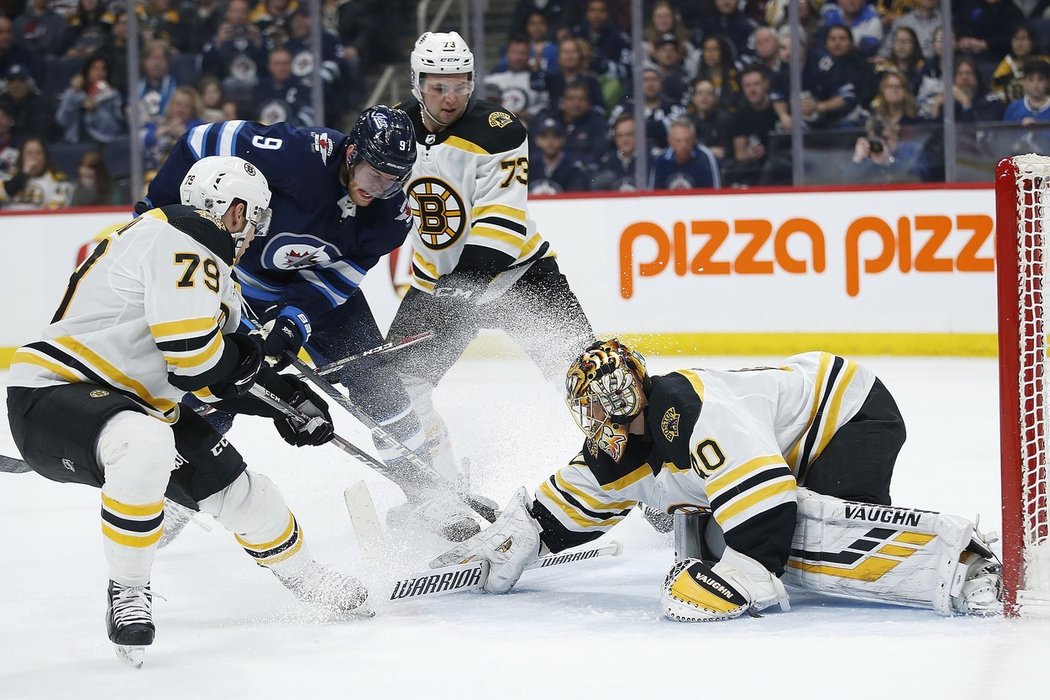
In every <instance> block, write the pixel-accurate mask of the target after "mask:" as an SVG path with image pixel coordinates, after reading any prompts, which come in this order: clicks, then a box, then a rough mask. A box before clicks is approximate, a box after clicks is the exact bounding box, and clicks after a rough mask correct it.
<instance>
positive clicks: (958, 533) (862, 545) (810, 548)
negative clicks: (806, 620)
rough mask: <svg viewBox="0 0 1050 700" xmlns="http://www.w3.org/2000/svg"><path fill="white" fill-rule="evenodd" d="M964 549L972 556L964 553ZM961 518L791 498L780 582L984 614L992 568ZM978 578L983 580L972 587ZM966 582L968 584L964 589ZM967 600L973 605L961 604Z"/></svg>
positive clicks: (992, 586)
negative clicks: (790, 531) (794, 515)
mask: <svg viewBox="0 0 1050 700" xmlns="http://www.w3.org/2000/svg"><path fill="white" fill-rule="evenodd" d="M968 549H970V550H972V551H967V550H968ZM992 557H993V555H991V552H990V550H988V549H987V544H986V543H985V542H984V540H983V539H982V538H981V536H980V534H979V533H976V531H975V527H974V524H973V523H972V522H970V521H968V520H966V519H965V518H960V517H957V516H954V515H946V514H943V513H935V512H932V511H922V510H911V509H908V508H896V507H892V506H882V505H871V504H866V503H855V502H851V501H844V500H841V499H838V498H833V497H831V496H823V495H820V494H816V493H813V492H812V491H809V490H807V489H799V491H798V519H797V522H796V526H795V534H794V537H793V538H792V543H791V557H790V558H789V559H788V562H787V566H786V568H785V573H784V582H785V583H787V584H789V585H794V586H797V587H799V588H804V589H807V590H812V591H817V592H819V593H823V594H825V595H830V596H836V597H841V598H850V599H854V600H867V601H873V602H880V603H894V604H898V605H906V606H911V607H922V608H932V609H933V610H936V611H937V612H939V613H941V614H945V615H951V614H953V613H956V612H976V610H975V609H973V608H974V607H975V606H976V607H982V608H985V609H988V608H991V610H989V612H994V608H995V605H994V600H993V601H992V602H989V600H988V599H989V597H990V596H989V591H991V597H992V598H993V599H994V598H995V597H996V596H997V595H999V594H998V593H996V590H997V585H998V584H997V583H996V581H995V580H996V579H997V578H998V575H999V574H998V569H997V568H996V566H995V564H996V562H995V561H994V559H993V558H992ZM979 577H984V580H983V581H979V582H978V581H975V579H977V578H979ZM968 581H974V582H973V583H971V584H969V585H966V584H967V582H968ZM970 598H972V599H973V604H971V603H969V602H967V601H968V600H969V599H970Z"/></svg>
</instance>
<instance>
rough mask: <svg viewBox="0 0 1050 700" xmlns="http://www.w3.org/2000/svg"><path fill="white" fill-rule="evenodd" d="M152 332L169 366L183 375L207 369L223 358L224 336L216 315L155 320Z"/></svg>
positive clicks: (169, 368)
mask: <svg viewBox="0 0 1050 700" xmlns="http://www.w3.org/2000/svg"><path fill="white" fill-rule="evenodd" d="M149 330H150V333H151V334H152V335H153V339H154V341H155V342H156V344H157V349H159V350H160V351H161V353H162V354H163V355H164V361H165V362H167V363H168V370H169V371H170V372H171V373H172V374H175V375H177V376H180V377H186V378H189V377H194V376H197V375H202V374H205V373H207V372H208V370H210V369H212V368H214V367H215V366H216V365H217V364H219V361H220V360H221V359H222V352H223V346H224V343H223V340H222V333H220V331H219V325H218V322H217V321H216V320H215V319H214V318H190V319H186V320H182V321H166V322H164V323H156V324H152V325H150V327H149Z"/></svg>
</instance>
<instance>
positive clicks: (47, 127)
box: [0, 64, 54, 142]
mask: <svg viewBox="0 0 1050 700" xmlns="http://www.w3.org/2000/svg"><path fill="white" fill-rule="evenodd" d="M4 77H5V78H6V80H7V89H6V92H4V93H0V105H3V107H4V109H5V110H6V111H7V113H8V114H10V115H11V118H12V119H14V122H15V125H14V127H13V131H14V135H15V139H16V140H17V141H20V142H22V141H25V139H27V138H29V137H31V136H35V137H38V138H40V139H42V140H44V141H49V140H50V139H51V134H52V131H54V121H53V120H52V117H51V115H52V113H53V112H54V107H53V106H52V105H51V103H50V102H49V101H48V100H47V99H45V98H44V97H43V96H41V94H40V91H39V90H37V89H36V83H35V82H34V81H33V76H32V75H30V73H29V69H28V68H27V67H25V66H21V65H17V64H16V65H13V66H11V67H10V68H8V69H7V73H6V74H5V76H4Z"/></svg>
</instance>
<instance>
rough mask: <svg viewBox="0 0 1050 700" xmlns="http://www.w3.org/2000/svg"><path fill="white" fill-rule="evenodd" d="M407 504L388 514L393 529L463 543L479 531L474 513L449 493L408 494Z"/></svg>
mask: <svg viewBox="0 0 1050 700" xmlns="http://www.w3.org/2000/svg"><path fill="white" fill-rule="evenodd" d="M406 495H408V502H407V503H402V504H401V505H399V506H394V507H393V508H391V509H390V510H389V512H387V516H386V522H387V525H388V526H390V527H391V528H393V529H402V530H424V531H426V532H434V533H437V534H438V535H440V536H441V537H444V538H445V539H446V540H448V541H449V542H462V541H464V540H468V539H470V538H471V537H473V536H474V535H476V534H478V533H479V532H481V525H480V524H479V523H478V521H477V519H476V518H475V515H474V511H472V510H471V509H470V508H468V507H467V506H466V505H465V504H463V503H461V502H460V500H459V499H458V498H457V497H456V496H455V495H454V494H452V493H446V492H443V491H437V490H428V491H422V492H419V493H408V494H406Z"/></svg>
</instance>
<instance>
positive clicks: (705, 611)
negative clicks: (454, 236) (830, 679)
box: [431, 339, 1002, 622]
mask: <svg viewBox="0 0 1050 700" xmlns="http://www.w3.org/2000/svg"><path fill="white" fill-rule="evenodd" d="M566 391H567V399H566V400H567V402H568V404H569V408H570V410H571V411H572V413H573V416H574V418H575V419H576V422H577V424H578V425H579V427H580V428H581V429H582V430H583V432H584V434H585V436H586V439H585V441H584V445H583V449H582V450H581V451H580V453H579V454H578V455H576V457H574V458H573V459H572V460H571V461H570V462H569V464H568V465H567V466H565V467H563V468H561V469H560V470H558V472H557V473H555V474H553V475H551V476H550V477H549V478H548V479H546V480H545V481H543V482H542V483H541V484H540V486H539V488H538V489H537V490H536V493H535V497H534V498H533V499H529V498H528V497H527V495H526V491H525V489H524V488H522V489H519V490H518V492H517V493H516V494H515V495H514V497H513V499H512V500H511V502H510V504H509V505H508V506H507V508H506V509H505V511H504V512H503V515H502V516H501V517H500V518H499V520H497V521H496V522H495V523H494V524H493V525H492V526H490V527H489V528H487V529H485V530H483V531H482V532H481V533H480V534H478V535H476V536H475V537H473V538H471V539H469V540H467V541H465V542H463V543H461V544H460V545H458V546H456V547H455V548H453V549H451V550H449V551H448V552H446V553H445V554H443V555H442V556H440V557H438V558H437V559H435V560H434V561H433V562H432V563H431V565H432V566H435V567H437V566H447V565H451V564H456V563H461V562H466V561H471V560H476V559H479V558H483V559H486V560H488V561H489V563H490V575H489V578H488V581H487V582H486V584H485V589H486V590H487V591H489V592H492V593H504V592H507V591H509V590H510V589H511V588H512V587H513V586H514V584H515V583H516V582H517V580H518V577H519V576H520V575H521V572H522V571H523V570H524V568H525V567H527V566H528V565H529V564H530V563H531V562H533V561H534V560H535V559H536V558H537V557H539V556H542V555H545V554H547V553H549V552H559V551H561V550H563V549H566V548H568V547H573V546H576V545H580V544H583V543H585V542H589V541H591V540H594V539H596V538H598V537H599V536H601V535H602V534H603V533H604V532H606V531H608V530H609V529H610V528H612V527H613V526H614V525H616V524H617V523H619V522H620V521H621V520H623V519H624V518H625V517H626V516H627V515H628V514H629V513H630V512H631V509H632V508H633V507H634V506H635V505H637V504H638V503H644V504H646V505H648V506H655V507H658V508H660V509H661V510H663V511H665V512H669V513H675V514H676V517H675V528H676V533H675V534H676V542H677V543H679V545H680V546H679V547H678V552H677V553H676V554H677V556H676V559H677V561H676V563H675V564H674V566H673V567H672V568H671V570H670V571H669V572H668V574H667V576H666V579H665V581H664V586H663V592H662V596H661V603H662V606H663V612H664V614H665V615H666V616H667V617H669V618H671V619H673V620H678V621H684V622H705V621H712V620H726V619H731V618H735V617H739V616H741V615H744V614H745V613H746V614H749V615H752V616H758V615H759V611H761V610H763V609H766V608H770V607H772V606H774V605H779V606H780V608H781V609H783V610H788V609H789V607H790V606H789V598H788V593H787V591H786V589H785V584H789V585H791V586H795V587H798V588H802V589H808V590H812V591H817V592H819V593H822V594H826V595H831V596H839V597H843V598H851V599H855V600H866V601H878V602H884V603H893V604H900V605H907V606H914V607H921V608H932V609H933V610H936V611H937V612H939V613H942V614H945V615H952V614H978V615H990V614H997V613H1000V612H1001V611H1002V602H1001V600H1002V585H1001V576H1000V572H1001V566H1000V564H999V562H998V560H997V559H996V557H995V555H994V554H993V553H992V551H991V549H990V548H989V545H988V542H987V541H986V539H985V537H984V536H983V535H982V534H981V533H979V532H978V531H977V528H976V526H975V525H974V523H972V522H970V521H968V520H965V519H963V518H960V517H956V516H952V515H945V514H941V513H936V512H931V511H923V510H912V509H907V508H899V507H894V506H892V505H891V504H890V494H889V487H890V479H891V477H892V474H893V467H894V463H895V462H896V459H897V454H898V452H899V451H900V448H901V446H902V445H903V444H904V439H905V428H904V421H903V419H902V418H901V415H900V412H899V410H898V408H897V405H896V402H895V401H894V400H893V397H892V396H891V394H890V393H889V391H888V390H887V389H886V387H885V386H884V385H883V383H882V382H881V381H880V380H879V379H878V378H877V377H876V376H875V375H874V373H873V372H872V371H871V370H870V369H869V368H867V367H864V366H863V365H860V364H858V363H856V362H853V361H851V360H848V359H846V358H843V357H839V356H836V355H832V354H829V353H826V352H810V353H805V354H800V355H796V356H793V357H789V358H787V359H786V360H784V361H783V362H782V363H781V364H780V365H778V366H775V367H752V368H747V369H741V370H729V371H726V370H708V369H681V370H678V371H675V372H671V373H669V374H665V375H659V376H650V375H649V374H648V372H647V371H646V367H645V360H644V358H643V357H642V356H641V355H640V354H639V353H637V352H635V351H633V350H631V349H630V348H628V347H627V346H626V345H625V344H624V343H622V342H620V341H618V340H616V339H612V340H608V341H603V342H602V341H600V342H597V343H595V344H593V345H591V346H590V347H589V348H588V349H587V350H586V351H585V352H584V353H583V354H582V355H581V356H580V357H579V358H577V359H576V361H575V362H573V364H572V365H571V366H570V368H569V370H568V373H567V375H566Z"/></svg>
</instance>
